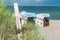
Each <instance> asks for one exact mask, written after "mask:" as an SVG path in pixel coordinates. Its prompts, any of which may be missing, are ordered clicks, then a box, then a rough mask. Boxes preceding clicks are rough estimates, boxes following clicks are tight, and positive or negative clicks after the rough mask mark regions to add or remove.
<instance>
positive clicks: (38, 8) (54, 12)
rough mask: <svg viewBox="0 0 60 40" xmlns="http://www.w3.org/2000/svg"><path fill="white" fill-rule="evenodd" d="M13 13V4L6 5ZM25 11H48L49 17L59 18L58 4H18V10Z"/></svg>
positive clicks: (59, 7)
mask: <svg viewBox="0 0 60 40" xmlns="http://www.w3.org/2000/svg"><path fill="white" fill-rule="evenodd" d="M7 8H8V9H11V12H12V13H14V7H13V6H7ZM21 11H27V12H33V13H36V14H38V13H49V14H50V15H51V17H50V19H53V20H60V6H19V12H21Z"/></svg>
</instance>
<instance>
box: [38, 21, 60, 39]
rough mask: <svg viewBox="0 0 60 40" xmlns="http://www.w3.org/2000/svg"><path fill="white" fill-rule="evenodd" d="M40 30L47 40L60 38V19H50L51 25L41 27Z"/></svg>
mask: <svg viewBox="0 0 60 40" xmlns="http://www.w3.org/2000/svg"><path fill="white" fill-rule="evenodd" d="M39 31H40V33H41V35H42V37H43V38H44V39H45V40H60V20H50V26H49V27H40V29H39Z"/></svg>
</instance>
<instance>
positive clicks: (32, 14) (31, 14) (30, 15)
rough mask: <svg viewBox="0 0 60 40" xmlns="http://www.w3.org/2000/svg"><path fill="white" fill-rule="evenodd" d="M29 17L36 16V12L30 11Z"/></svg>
mask: <svg viewBox="0 0 60 40" xmlns="http://www.w3.org/2000/svg"><path fill="white" fill-rule="evenodd" d="M28 17H36V14H35V13H28Z"/></svg>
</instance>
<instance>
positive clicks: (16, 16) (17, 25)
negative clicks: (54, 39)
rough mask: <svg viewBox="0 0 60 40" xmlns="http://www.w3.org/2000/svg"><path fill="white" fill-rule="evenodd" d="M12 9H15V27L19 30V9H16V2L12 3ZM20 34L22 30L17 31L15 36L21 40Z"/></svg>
mask: <svg viewBox="0 0 60 40" xmlns="http://www.w3.org/2000/svg"><path fill="white" fill-rule="evenodd" d="M14 10H15V18H16V28H17V30H19V29H20V30H21V23H20V18H21V16H20V14H19V10H18V4H17V3H14ZM21 35H22V32H20V33H18V34H17V36H18V40H21V38H20V37H21Z"/></svg>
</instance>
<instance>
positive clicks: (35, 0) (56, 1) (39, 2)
mask: <svg viewBox="0 0 60 40" xmlns="http://www.w3.org/2000/svg"><path fill="white" fill-rule="evenodd" d="M14 2H17V3H18V4H19V6H60V0H8V1H7V6H12V5H13V3H14Z"/></svg>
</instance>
